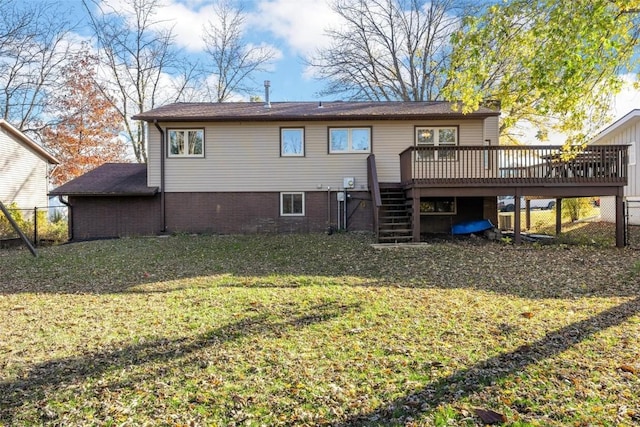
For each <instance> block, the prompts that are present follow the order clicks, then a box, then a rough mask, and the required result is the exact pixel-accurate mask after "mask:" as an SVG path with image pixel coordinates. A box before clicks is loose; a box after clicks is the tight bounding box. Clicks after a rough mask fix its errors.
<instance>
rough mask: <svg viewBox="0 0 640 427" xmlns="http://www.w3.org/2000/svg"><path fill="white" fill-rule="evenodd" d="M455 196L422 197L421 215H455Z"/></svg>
mask: <svg viewBox="0 0 640 427" xmlns="http://www.w3.org/2000/svg"><path fill="white" fill-rule="evenodd" d="M455 214H456V198H455V197H421V198H420V215H455Z"/></svg>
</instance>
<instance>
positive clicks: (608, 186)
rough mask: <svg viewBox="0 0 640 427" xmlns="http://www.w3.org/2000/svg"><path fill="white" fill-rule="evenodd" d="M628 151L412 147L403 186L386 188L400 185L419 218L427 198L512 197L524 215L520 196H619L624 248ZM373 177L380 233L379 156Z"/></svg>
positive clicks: (371, 162) (416, 231) (403, 161)
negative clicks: (624, 197) (422, 204)
mask: <svg viewBox="0 0 640 427" xmlns="http://www.w3.org/2000/svg"><path fill="white" fill-rule="evenodd" d="M627 150H628V146H627V145H606V146H604V145H602V146H588V147H586V148H584V147H580V148H577V147H576V148H571V149H566V148H563V147H562V146H558V145H535V146H521V145H512V146H482V145H478V146H456V147H425V146H412V147H409V148H407V149H406V150H404V151H403V152H402V153H400V182H399V183H385V185H386V186H389V185H393V186H397V187H399V188H401V189H402V190H403V191H404V193H405V197H406V199H407V201H411V202H410V203H411V204H412V207H411V209H410V210H411V211H412V212H413V214H412V216H413V218H417V217H419V215H420V211H419V205H420V198H421V197H451V196H456V197H485V198H486V197H493V196H509V195H510V196H514V197H515V198H516V200H517V201H518V203H517V206H516V209H517V211H519V209H520V206H519V205H520V203H519V200H520V196H544V197H548V198H556V199H561V198H568V197H589V196H615V197H616V244H617V245H618V246H622V245H623V243H622V242H623V240H624V238H623V237H624V234H623V232H624V230H623V224H624V217H623V196H624V186H625V185H627V177H628V175H627V164H628V152H627ZM368 172H369V188H370V190H371V192H372V195H373V200H374V203H373V206H374V225H375V227H376V230H378V229H379V228H382V224H381V223H382V220H381V219H380V218H379V211H380V209H381V206H382V204H381V202H380V183H379V182H378V180H377V174H376V169H375V157H374V156H373V155H371V156H370V158H369V159H368ZM559 216H560V211H559V210H558V211H557V217H559ZM516 217H517V218H519V216H517V215H516ZM557 221H558V223H559V220H557ZM379 223H380V224H381V225H380V226H379V225H378V224H379ZM514 229H515V235H516V238H515V241H516V242H519V240H520V238H519V233H520V221H519V219H516V221H515V224H514ZM412 230H413V232H412V236H413V237H412V239H413V241H419V238H420V225H419V224H418V223H417V222H416V221H413V222H412Z"/></svg>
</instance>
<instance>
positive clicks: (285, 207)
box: [280, 193, 304, 216]
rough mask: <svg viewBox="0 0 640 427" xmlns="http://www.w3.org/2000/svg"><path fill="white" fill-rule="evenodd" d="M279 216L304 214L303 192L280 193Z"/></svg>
mask: <svg viewBox="0 0 640 427" xmlns="http://www.w3.org/2000/svg"><path fill="white" fill-rule="evenodd" d="M280 215H281V216H304V193H280Z"/></svg>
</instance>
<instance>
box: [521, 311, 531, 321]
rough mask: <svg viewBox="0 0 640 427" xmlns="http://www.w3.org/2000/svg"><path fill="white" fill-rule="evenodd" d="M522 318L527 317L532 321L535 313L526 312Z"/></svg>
mask: <svg viewBox="0 0 640 427" xmlns="http://www.w3.org/2000/svg"><path fill="white" fill-rule="evenodd" d="M522 317H525V318H527V319H531V318H532V317H533V313H532V312H530V311H525V312H524V313H522Z"/></svg>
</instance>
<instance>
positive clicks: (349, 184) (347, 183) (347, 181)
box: [342, 176, 356, 189]
mask: <svg viewBox="0 0 640 427" xmlns="http://www.w3.org/2000/svg"><path fill="white" fill-rule="evenodd" d="M342 188H345V189H348V188H356V179H355V178H354V177H352V176H351V177H346V178H342Z"/></svg>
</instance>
